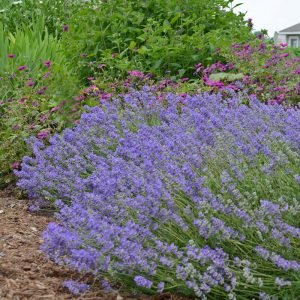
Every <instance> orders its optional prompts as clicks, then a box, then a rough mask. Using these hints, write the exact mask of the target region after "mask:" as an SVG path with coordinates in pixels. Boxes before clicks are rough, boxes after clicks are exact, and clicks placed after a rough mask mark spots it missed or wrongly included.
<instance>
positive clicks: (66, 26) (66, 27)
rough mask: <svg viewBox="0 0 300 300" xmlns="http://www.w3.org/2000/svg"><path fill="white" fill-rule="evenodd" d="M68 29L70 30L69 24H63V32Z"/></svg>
mask: <svg viewBox="0 0 300 300" xmlns="http://www.w3.org/2000/svg"><path fill="white" fill-rule="evenodd" d="M67 31H69V25H66V24H65V25H64V26H63V32H67Z"/></svg>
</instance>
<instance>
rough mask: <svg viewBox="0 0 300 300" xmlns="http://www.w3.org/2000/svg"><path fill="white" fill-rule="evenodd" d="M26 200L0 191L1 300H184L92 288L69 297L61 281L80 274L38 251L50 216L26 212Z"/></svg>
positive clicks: (176, 297) (167, 296)
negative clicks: (55, 262) (57, 263)
mask: <svg viewBox="0 0 300 300" xmlns="http://www.w3.org/2000/svg"><path fill="white" fill-rule="evenodd" d="M28 203H29V202H28V200H19V199H16V198H15V197H14V195H13V193H12V192H11V191H9V190H5V191H1V190H0V299H1V300H23V299H24V300H25V299H30V300H53V299H54V300H64V299H84V300H98V299H99V300H104V299H105V300H122V299H124V300H130V299H131V300H150V299H151V300H184V299H183V298H181V297H178V296H175V295H169V294H165V295H159V296H155V297H149V296H131V295H125V294H122V293H118V291H116V292H114V293H111V294H107V293H105V292H104V291H102V290H101V286H100V285H97V286H96V285H94V286H93V287H92V288H91V289H90V290H89V291H88V292H87V293H85V294H84V295H82V296H79V297H75V296H72V295H71V294H70V293H69V292H68V290H67V289H66V288H63V287H62V283H63V281H64V280H68V279H73V280H80V279H82V278H81V276H82V275H80V274H77V273H75V272H72V271H70V270H68V269H65V268H63V267H59V266H57V265H55V264H54V263H52V262H51V261H49V260H48V259H47V258H46V257H45V256H44V254H43V253H42V252H41V251H40V250H39V248H40V245H41V243H42V239H41V238H40V236H41V232H42V231H43V230H44V229H45V228H46V226H47V224H48V223H49V222H50V221H51V219H52V218H51V217H50V216H45V215H38V214H32V213H30V212H28Z"/></svg>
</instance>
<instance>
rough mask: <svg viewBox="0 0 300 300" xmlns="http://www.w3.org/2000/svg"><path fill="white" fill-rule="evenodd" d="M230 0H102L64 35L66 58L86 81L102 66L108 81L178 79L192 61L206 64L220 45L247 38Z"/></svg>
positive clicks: (73, 20) (78, 16) (80, 14)
mask: <svg viewBox="0 0 300 300" xmlns="http://www.w3.org/2000/svg"><path fill="white" fill-rule="evenodd" d="M231 3H232V1H228V0H218V1H206V0H187V1H175V0H167V1H165V0H164V1H157V0H155V1H154V0H150V1H136V0H132V1H123V0H110V1H103V2H102V3H101V5H99V6H98V7H96V8H87V9H82V10H80V11H79V12H78V13H77V14H74V15H73V17H72V18H71V20H70V22H69V25H70V30H69V32H68V34H66V35H64V36H63V40H64V42H65V45H66V51H67V53H68V57H69V58H70V59H71V60H72V61H73V62H74V65H79V67H80V73H81V74H83V77H87V76H88V75H90V74H89V72H90V67H91V64H95V65H97V64H96V62H98V63H104V64H106V66H107V70H108V71H109V74H110V76H111V77H112V78H118V77H122V75H124V74H125V73H126V72H127V71H128V70H135V69H138V70H140V71H143V72H152V73H153V74H155V75H157V76H164V75H165V73H166V72H170V74H171V75H172V76H177V75H179V77H182V76H183V75H184V74H185V75H188V74H189V73H191V72H193V69H192V66H193V65H194V62H197V61H199V60H200V61H203V62H209V61H210V60H211V59H212V56H213V53H214V51H215V50H216V49H217V48H219V47H226V46H229V45H230V43H231V42H232V40H236V41H244V40H245V39H247V38H249V37H251V34H250V29H249V28H248V27H247V26H246V22H245V21H244V15H243V14H239V15H236V14H234V13H233V11H232V10H231V9H229V7H230V5H231Z"/></svg>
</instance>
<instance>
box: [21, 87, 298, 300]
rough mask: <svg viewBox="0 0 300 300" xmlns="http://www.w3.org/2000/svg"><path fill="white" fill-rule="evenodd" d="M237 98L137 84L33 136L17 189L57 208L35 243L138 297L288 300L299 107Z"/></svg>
mask: <svg viewBox="0 0 300 300" xmlns="http://www.w3.org/2000/svg"><path fill="white" fill-rule="evenodd" d="M241 102H242V100H241V99H239V97H238V96H236V95H234V94H233V95H232V97H230V98H228V99H226V100H224V99H222V97H221V96H220V95H218V94H212V95H210V94H203V95H194V96H187V97H186V98H185V99H183V98H182V97H180V96H177V95H174V94H168V95H167V96H166V99H165V100H164V101H163V102H160V101H159V100H158V99H157V97H155V96H153V94H151V92H149V90H148V88H146V87H145V88H144V90H143V91H141V92H137V91H134V92H132V93H130V94H127V95H126V96H125V97H124V98H123V99H122V100H117V99H116V100H114V101H113V102H105V103H103V104H102V106H101V107H99V106H98V107H93V108H87V112H85V113H84V114H83V115H82V118H81V121H80V124H79V125H78V126H76V127H75V128H74V129H66V130H65V131H64V132H63V134H62V135H55V136H53V137H52V138H51V139H50V146H45V145H44V144H43V143H42V141H41V140H36V139H31V140H30V142H31V144H32V148H33V152H34V154H35V156H34V157H25V158H24V160H23V163H22V170H21V171H16V173H17V175H18V176H19V183H18V184H19V186H20V187H22V188H24V189H25V190H26V191H27V192H28V193H29V195H30V196H31V197H33V198H35V199H39V200H43V201H45V200H48V201H50V202H52V203H54V204H55V206H56V207H57V210H58V212H57V214H56V217H57V222H56V223H50V224H49V226H48V228H47V229H46V231H45V232H44V233H43V239H44V244H43V246H42V249H43V251H44V252H45V253H46V254H47V255H48V256H49V258H51V259H52V260H54V261H55V262H56V263H58V264H63V265H67V266H68V267H70V268H73V269H75V270H77V271H79V272H91V273H93V274H94V275H95V277H96V279H99V280H100V279H103V276H104V277H105V280H107V279H108V280H110V281H111V282H113V283H120V282H122V283H123V285H125V286H127V287H128V288H134V289H136V290H140V291H142V292H147V293H160V292H162V291H170V292H175V293H178V294H183V295H187V296H197V297H199V298H201V299H253V298H255V299H296V298H297V297H299V295H300V260H299V257H300V250H299V249H300V247H299V246H300V244H299V237H300V228H299V225H300V222H299V220H300V218H299V213H300V205H299V196H300V189H299V184H300V170H299V166H300V157H299V154H300V152H299V149H300V147H299V146H300V134H299V133H300V130H299V129H300V128H299V124H300V122H299V121H300V113H299V111H296V110H292V109H289V110H287V109H284V107H282V106H279V105H274V106H267V105H264V104H262V103H260V102H259V101H258V100H257V99H255V98H254V97H250V98H249V105H247V106H246V105H243V104H241ZM105 282H106V281H105ZM106 283H107V282H106Z"/></svg>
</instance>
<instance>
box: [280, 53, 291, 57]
mask: <svg viewBox="0 0 300 300" xmlns="http://www.w3.org/2000/svg"><path fill="white" fill-rule="evenodd" d="M288 56H289V53H287V52H285V53H282V54H280V57H288Z"/></svg>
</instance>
